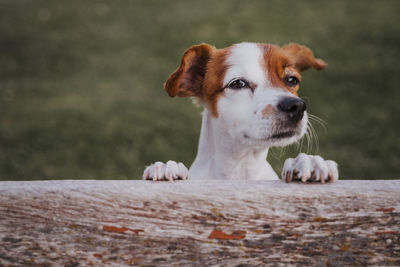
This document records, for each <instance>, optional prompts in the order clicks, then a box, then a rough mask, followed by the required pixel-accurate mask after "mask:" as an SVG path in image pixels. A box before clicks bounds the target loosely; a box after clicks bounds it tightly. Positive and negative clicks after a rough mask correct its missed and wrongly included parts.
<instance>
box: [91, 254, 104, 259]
mask: <svg viewBox="0 0 400 267" xmlns="http://www.w3.org/2000/svg"><path fill="white" fill-rule="evenodd" d="M93 257H96V258H99V259H101V258H103V255H101V254H99V253H94V254H93Z"/></svg>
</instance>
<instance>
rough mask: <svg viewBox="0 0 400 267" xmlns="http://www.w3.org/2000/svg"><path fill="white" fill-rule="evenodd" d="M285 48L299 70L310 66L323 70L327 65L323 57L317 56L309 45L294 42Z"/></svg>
mask: <svg viewBox="0 0 400 267" xmlns="http://www.w3.org/2000/svg"><path fill="white" fill-rule="evenodd" d="M283 50H285V51H286V53H287V54H288V55H289V57H290V58H291V60H292V61H293V63H294V66H295V68H296V69H297V70H298V71H303V70H306V69H308V68H310V67H312V68H314V69H316V70H322V69H324V68H325V67H326V65H327V64H326V63H325V62H324V61H323V60H322V59H319V58H315V57H314V54H313V52H312V51H311V49H309V48H308V47H305V46H302V45H299V44H295V43H293V44H288V45H286V46H284V47H283Z"/></svg>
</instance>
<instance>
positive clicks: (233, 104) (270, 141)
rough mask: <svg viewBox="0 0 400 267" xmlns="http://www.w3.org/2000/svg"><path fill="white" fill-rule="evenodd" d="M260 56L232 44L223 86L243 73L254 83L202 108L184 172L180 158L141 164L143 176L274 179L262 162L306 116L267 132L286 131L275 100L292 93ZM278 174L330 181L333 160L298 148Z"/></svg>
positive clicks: (254, 48)
mask: <svg viewBox="0 0 400 267" xmlns="http://www.w3.org/2000/svg"><path fill="white" fill-rule="evenodd" d="M263 56H264V55H263V53H262V50H261V48H260V47H259V46H258V45H257V44H255V43H241V44H237V45H235V46H233V47H232V49H231V51H230V53H229V57H228V58H227V59H226V61H227V65H228V66H229V67H228V68H227V70H226V73H225V77H224V79H223V85H224V86H225V85H227V84H228V83H229V82H230V81H232V80H233V79H235V78H245V79H246V80H247V81H251V82H252V83H254V84H256V85H257V87H256V88H255V89H254V90H246V89H243V90H231V89H226V90H225V91H224V95H223V96H222V97H220V98H219V99H218V102H217V110H218V117H215V116H212V114H211V112H210V110H209V108H207V107H205V109H204V111H203V114H202V125H201V133H200V141H199V146H198V153H197V156H196V159H195V161H194V163H193V164H192V166H191V167H190V170H189V171H188V170H187V169H186V167H185V166H183V164H182V163H176V162H174V161H168V162H167V163H166V164H164V163H162V162H156V163H154V164H152V165H150V166H148V167H147V168H146V169H145V171H144V174H143V179H146V180H170V181H172V180H175V179H187V178H190V179H208V178H210V179H242V180H243V179H248V180H278V179H279V178H278V175H277V174H276V173H275V172H274V170H273V169H272V167H271V165H270V164H269V163H268V162H267V161H266V158H267V154H268V149H269V148H270V147H272V146H285V145H288V144H291V143H293V142H296V141H297V140H299V139H300V138H301V137H302V136H303V135H304V134H305V133H306V130H307V122H308V116H307V112H304V116H303V118H302V119H301V121H300V122H299V123H298V124H297V125H296V127H294V128H293V129H291V130H294V131H295V135H293V136H291V137H287V138H273V137H272V135H273V134H276V133H280V132H284V131H285V130H287V129H285V127H287V126H283V125H284V123H283V121H284V120H285V117H284V116H283V115H282V114H281V112H279V111H278V108H277V106H278V104H279V101H281V100H282V99H283V98H285V97H297V96H295V95H293V94H292V93H290V92H289V91H287V90H286V91H285V90H281V88H275V87H274V86H273V85H272V84H271V82H270V81H269V79H268V75H269V73H268V72H266V71H265V68H263V66H262V64H261V62H262V59H263ZM267 106H270V107H271V109H272V110H273V111H274V112H272V113H271V114H268V116H265V114H264V112H263V111H264V110H265V108H266V107H267ZM282 178H283V180H285V181H287V182H290V181H291V180H292V179H294V178H298V179H300V180H301V181H303V182H306V181H307V180H314V181H320V182H326V181H329V182H332V181H335V180H337V179H338V169H337V164H336V163H335V162H334V161H330V160H328V161H325V160H323V159H322V158H321V157H320V156H310V155H306V154H303V153H301V154H299V156H298V157H297V158H295V159H287V160H286V161H285V164H284V167H283V171H282Z"/></svg>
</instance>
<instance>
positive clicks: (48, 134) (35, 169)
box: [0, 0, 400, 180]
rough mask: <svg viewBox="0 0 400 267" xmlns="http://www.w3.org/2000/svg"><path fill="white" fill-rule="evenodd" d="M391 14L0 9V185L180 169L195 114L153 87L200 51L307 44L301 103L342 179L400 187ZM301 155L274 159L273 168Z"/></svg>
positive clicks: (52, 5) (231, 8)
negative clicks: (174, 164) (311, 65)
mask: <svg viewBox="0 0 400 267" xmlns="http://www.w3.org/2000/svg"><path fill="white" fill-rule="evenodd" d="M399 14H400V2H399V1H397V0H393V1H388V0H383V1H372V0H369V1H367V0H366V1H345V0H338V1H294V0H291V1H278V0H276V1H272V0H270V1H261V0H259V1H246V2H244V1H234V0H232V1H227V0H222V1H212V0H206V1H184V0H176V1H161V0H159V1H155V0H143V1H122V0H114V1H39V0H38V1H24V0H18V1H15V0H8V1H5V0H2V1H0V111H1V112H0V179H1V180H33V179H65V178H74V179H135V178H139V177H140V176H141V173H142V171H143V168H144V167H145V165H146V164H149V163H151V162H154V161H156V160H162V161H165V160H168V159H174V160H179V161H182V162H184V163H185V164H186V166H190V164H191V162H192V161H193V159H194V157H195V155H196V150H197V142H198V136H199V130H200V119H201V118H200V112H201V109H200V108H198V107H195V106H193V105H192V104H191V101H190V100H189V99H171V98H169V97H168V95H167V94H166V93H165V92H164V91H163V87H162V85H163V83H164V81H165V80H166V78H167V77H168V75H169V74H170V73H171V72H172V71H174V69H175V68H176V67H177V66H178V64H179V61H180V57H181V55H182V53H183V51H184V50H185V49H186V48H188V47H189V46H191V45H193V44H197V43H201V42H206V43H209V44H212V45H215V46H217V47H219V48H221V47H225V46H228V45H231V44H233V43H237V42H242V41H254V42H269V43H274V44H278V45H283V44H286V43H289V42H298V43H301V44H305V45H307V46H309V47H311V48H312V49H313V51H314V52H315V54H316V55H317V56H318V57H321V58H323V59H324V60H325V61H326V62H328V64H329V66H328V68H327V69H326V70H324V71H322V72H315V71H308V72H306V73H304V75H303V85H302V88H301V91H300V95H301V96H302V97H304V98H305V99H306V100H307V102H308V107H309V111H310V112H311V113H312V114H314V115H317V116H319V117H320V118H322V119H324V120H325V121H326V122H327V125H328V126H327V131H324V129H323V128H322V127H318V126H317V125H316V129H317V132H318V136H319V150H318V151H317V150H316V149H315V146H314V149H313V150H312V151H311V152H312V153H318V154H321V155H322V156H324V157H326V158H332V159H335V160H336V161H337V162H338V163H339V165H340V172H341V177H342V178H351V179H358V178H367V179H368V178H399V170H400V167H399V166H400V152H399V151H400V134H399V129H400V126H399V125H400V124H399V114H400V105H399V100H400V99H399V96H400V90H399V83H398V79H399V74H400V71H399V69H400V68H399V67H398V66H397V64H398V59H399V58H400V23H399V22H400V17H399ZM299 150H302V151H306V146H305V145H304V146H303V147H297V146H292V147H291V148H289V149H285V150H282V149H274V150H273V151H272V153H270V155H269V161H271V162H272V164H273V167H274V168H275V169H276V170H277V171H278V172H279V171H280V169H281V165H282V164H283V161H284V159H285V158H286V157H288V156H294V155H295V154H297V153H298V152H299Z"/></svg>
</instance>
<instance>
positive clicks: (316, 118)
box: [308, 114, 327, 132]
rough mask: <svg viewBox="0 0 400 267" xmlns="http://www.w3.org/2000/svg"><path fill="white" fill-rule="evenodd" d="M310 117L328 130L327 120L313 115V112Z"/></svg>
mask: <svg viewBox="0 0 400 267" xmlns="http://www.w3.org/2000/svg"><path fill="white" fill-rule="evenodd" d="M308 117H309V119H310V121H313V122H316V123H318V124H319V125H320V126H321V127H322V128H323V129H324V131H325V132H327V127H326V125H327V123H326V121H324V120H323V119H321V118H320V117H318V116H315V115H312V114H308Z"/></svg>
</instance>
